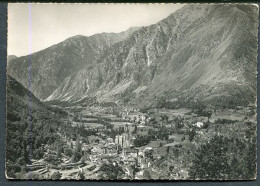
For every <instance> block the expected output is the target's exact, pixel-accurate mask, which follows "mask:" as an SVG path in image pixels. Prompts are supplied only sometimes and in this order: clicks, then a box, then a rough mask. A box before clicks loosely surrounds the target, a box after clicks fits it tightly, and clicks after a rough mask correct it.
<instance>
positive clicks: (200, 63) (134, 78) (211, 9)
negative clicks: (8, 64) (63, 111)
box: [13, 5, 258, 107]
mask: <svg viewBox="0 0 260 186" xmlns="http://www.w3.org/2000/svg"><path fill="white" fill-rule="evenodd" d="M257 11H258V9H257V7H256V6H252V5H248V6H244V5H186V6H184V7H183V8H182V9H179V10H178V11H176V12H175V13H173V14H172V15H170V16H169V17H167V18H166V19H164V20H162V21H160V22H158V23H156V24H154V25H151V26H148V27H143V28H139V29H137V30H134V31H133V32H131V33H130V34H127V37H123V39H121V40H120V41H117V42H114V43H113V44H112V43H111V44H110V45H109V46H107V45H106V47H103V50H98V52H96V53H98V54H96V53H95V52H93V53H95V55H93V57H92V58H91V59H89V60H86V59H87V56H88V57H89V54H90V52H88V51H90V50H86V51H87V52H86V54H85V55H83V56H82V58H80V59H82V60H83V59H84V60H85V61H91V62H84V67H83V65H82V66H81V65H77V66H80V67H81V69H80V70H79V69H77V70H74V71H75V72H74V73H73V72H72V71H70V73H71V75H66V77H60V76H59V78H60V81H59V82H62V83H60V85H59V86H57V85H58V84H55V86H54V85H53V86H48V87H52V89H51V90H54V91H53V93H52V94H51V95H49V96H44V97H42V98H43V99H44V98H46V99H45V100H46V101H50V100H60V101H77V100H81V99H83V98H85V97H97V98H98V100H99V101H116V102H119V103H120V102H122V103H123V102H124V103H127V104H133V105H135V106H137V107H143V106H154V105H156V103H157V102H158V100H160V99H161V98H163V99H165V100H172V99H185V100H193V101H194V100H195V101H196V100H199V101H203V102H207V103H210V104H222V103H223V104H227V103H228V104H236V105H244V104H248V103H253V102H254V101H255V96H256V64H257V63H256V61H257V60H256V56H257V25H258V20H257V15H258V14H257ZM82 46H83V47H84V48H85V45H82ZM96 46H97V47H98V48H100V47H99V45H96ZM77 47H78V48H80V49H81V50H83V49H82V47H79V45H78V44H75V48H77ZM78 50H79V49H78ZM73 51H74V50H73V49H70V51H68V55H70V56H71V55H72V54H73ZM77 57H79V56H78V55H77ZM75 61H77V60H75V59H72V60H70V62H69V63H68V66H72V64H74V63H76V62H75ZM61 69H63V68H61ZM42 70H44V71H47V70H48V68H46V67H44V69H42ZM49 70H50V69H49ZM13 74H16V72H13ZM40 74H42V73H41V72H40ZM67 74H69V73H67ZM39 76H41V75H39ZM48 78H50V77H48ZM48 78H46V79H47V80H49V79H48ZM62 78H63V81H61V79H62ZM17 79H20V78H19V77H18V78H17ZM39 81H40V80H39ZM50 84H51V83H50ZM39 87H40V86H39V85H36V86H35V89H37V88H39ZM55 87H56V89H55ZM48 92H51V91H48ZM36 95H37V94H36ZM45 95H47V94H45Z"/></svg>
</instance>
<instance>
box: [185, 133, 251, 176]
mask: <svg viewBox="0 0 260 186" xmlns="http://www.w3.org/2000/svg"><path fill="white" fill-rule="evenodd" d="M255 147H256V145H255V144H248V142H247V141H243V139H240V138H238V137H236V138H227V137H224V136H218V135H216V136H213V138H212V139H211V141H210V142H209V143H206V144H204V145H202V146H201V147H200V148H199V149H198V150H197V152H196V153H195V158H194V159H193V161H192V167H191V168H190V170H191V171H190V177H191V178H192V179H214V180H215V179H252V178H254V175H255V171H256V166H255V161H256V154H255V152H256V151H255Z"/></svg>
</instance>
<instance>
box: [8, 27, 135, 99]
mask: <svg viewBox="0 0 260 186" xmlns="http://www.w3.org/2000/svg"><path fill="white" fill-rule="evenodd" d="M137 29H139V28H130V29H129V30H127V31H124V32H121V33H118V34H115V33H102V34H96V35H93V36H90V37H86V36H80V35H78V36H74V37H71V38H68V39H66V40H65V41H63V42H61V43H58V44H56V45H53V46H51V47H49V48H47V49H44V50H42V51H39V52H36V53H33V54H32V55H28V56H23V57H19V58H17V59H13V60H12V62H11V63H8V67H7V71H8V74H10V75H11V76H13V77H14V78H15V79H17V80H18V81H19V82H20V83H22V85H24V86H25V87H26V88H29V84H30V85H31V87H30V89H31V90H32V92H33V93H34V95H35V96H36V97H37V98H39V99H41V100H43V99H45V98H47V97H48V96H49V95H50V94H51V93H52V92H53V91H54V90H55V89H56V88H57V87H58V86H59V85H60V83H61V82H62V81H63V80H64V79H65V78H66V77H67V76H69V75H71V74H73V73H76V72H78V71H79V70H80V69H82V67H83V66H85V65H91V64H92V63H95V61H96V60H97V59H98V58H99V56H100V55H101V53H102V52H103V51H104V50H105V49H107V48H108V47H110V46H111V45H112V44H114V43H116V42H119V41H121V40H123V39H125V38H126V37H128V35H129V34H131V33H132V32H134V31H135V30H137ZM29 74H30V77H29Z"/></svg>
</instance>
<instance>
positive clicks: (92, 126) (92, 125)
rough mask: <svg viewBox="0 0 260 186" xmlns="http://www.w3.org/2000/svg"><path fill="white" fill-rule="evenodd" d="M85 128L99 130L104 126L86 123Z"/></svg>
mask: <svg viewBox="0 0 260 186" xmlns="http://www.w3.org/2000/svg"><path fill="white" fill-rule="evenodd" d="M84 127H87V128H89V127H90V128H98V127H103V125H102V124H101V123H84Z"/></svg>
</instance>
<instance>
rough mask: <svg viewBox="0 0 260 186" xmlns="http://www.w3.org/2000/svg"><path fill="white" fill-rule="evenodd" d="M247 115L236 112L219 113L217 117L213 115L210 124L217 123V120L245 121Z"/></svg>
mask: <svg viewBox="0 0 260 186" xmlns="http://www.w3.org/2000/svg"><path fill="white" fill-rule="evenodd" d="M245 117H246V114H244V113H241V112H234V111H230V110H224V111H217V115H215V114H212V116H211V118H210V122H215V121H216V120H217V119H228V120H238V121H243V120H244V119H245Z"/></svg>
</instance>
